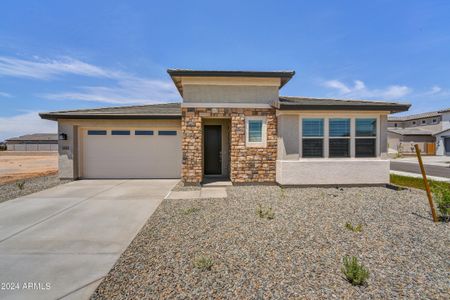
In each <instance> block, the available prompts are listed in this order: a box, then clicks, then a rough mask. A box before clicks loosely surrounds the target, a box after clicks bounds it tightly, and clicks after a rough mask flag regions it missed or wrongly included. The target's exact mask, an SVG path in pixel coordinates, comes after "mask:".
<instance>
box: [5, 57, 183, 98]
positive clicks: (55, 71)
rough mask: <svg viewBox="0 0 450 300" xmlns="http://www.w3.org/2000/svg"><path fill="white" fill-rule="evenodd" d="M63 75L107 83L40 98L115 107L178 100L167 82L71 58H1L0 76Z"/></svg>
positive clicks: (43, 76)
mask: <svg viewBox="0 0 450 300" xmlns="http://www.w3.org/2000/svg"><path fill="white" fill-rule="evenodd" d="M65 74H72V75H78V76H84V77H94V78H102V79H108V80H107V81H108V82H107V83H105V84H104V85H102V86H75V87H73V88H71V89H70V90H68V91H58V92H51V93H47V94H43V95H39V96H41V97H44V98H47V99H54V100H80V101H92V102H103V103H114V104H134V103H156V102H168V101H178V100H179V98H180V97H179V95H178V92H177V90H176V88H175V86H174V85H173V83H172V82H170V81H168V80H167V81H164V80H155V79H151V78H143V77H139V76H136V75H133V74H129V73H126V72H123V71H118V70H113V69H108V68H103V67H99V66H95V65H92V64H88V63H85V62H83V61H80V60H77V59H74V58H70V57H63V58H60V59H42V58H34V59H32V60H25V59H18V58H12V57H5V56H0V76H12V77H22V78H32V79H39V80H51V79H55V78H61V76H62V75H65ZM0 96H1V94H0Z"/></svg>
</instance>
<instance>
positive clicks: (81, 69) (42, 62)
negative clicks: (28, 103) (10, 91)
mask: <svg viewBox="0 0 450 300" xmlns="http://www.w3.org/2000/svg"><path fill="white" fill-rule="evenodd" d="M64 74H73V75H81V76H89V77H103V78H115V77H117V76H120V75H121V74H120V73H117V72H114V71H111V70H107V69H103V68H100V67H97V66H94V65H91V64H88V63H85V62H82V61H80V60H77V59H73V58H70V57H62V58H60V59H42V58H35V59H34V60H24V59H18V58H13V57H8V56H0V76H1V75H3V76H11V77H25V78H34V79H44V80H48V79H52V78H55V77H56V76H57V75H64Z"/></svg>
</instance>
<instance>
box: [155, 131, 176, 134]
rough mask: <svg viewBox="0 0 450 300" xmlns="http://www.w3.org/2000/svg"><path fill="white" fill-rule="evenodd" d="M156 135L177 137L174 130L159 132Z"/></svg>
mask: <svg viewBox="0 0 450 300" xmlns="http://www.w3.org/2000/svg"><path fill="white" fill-rule="evenodd" d="M158 135H177V132H176V131H175V130H160V131H158Z"/></svg>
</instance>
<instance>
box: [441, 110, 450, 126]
mask: <svg viewBox="0 0 450 300" xmlns="http://www.w3.org/2000/svg"><path fill="white" fill-rule="evenodd" d="M441 118H442V130H446V129H450V112H445V113H442V117H441Z"/></svg>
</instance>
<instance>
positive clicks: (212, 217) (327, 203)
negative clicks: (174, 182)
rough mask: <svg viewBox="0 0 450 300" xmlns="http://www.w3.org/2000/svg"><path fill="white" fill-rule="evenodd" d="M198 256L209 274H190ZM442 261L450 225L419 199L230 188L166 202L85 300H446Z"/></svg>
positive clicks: (449, 289)
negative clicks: (270, 213)
mask: <svg viewBox="0 0 450 300" xmlns="http://www.w3.org/2000/svg"><path fill="white" fill-rule="evenodd" d="M258 204H262V205H263V206H265V207H269V206H271V207H272V208H273V210H274V211H275V218H274V219H273V220H267V219H261V218H259V216H257V215H256V212H255V211H256V208H257V206H258ZM190 208H191V210H189V209H190ZM192 208H198V209H199V210H196V209H192ZM346 222H352V223H353V224H355V225H356V224H358V223H362V224H363V231H362V232H361V233H354V232H351V231H349V230H348V229H346V228H345V226H344V225H345V223H346ZM201 255H203V256H206V257H210V258H212V259H213V261H214V265H213V266H212V268H211V270H209V271H207V270H205V271H201V270H199V269H195V268H194V265H193V261H194V260H195V258H196V257H199V256H201ZM344 255H355V256H357V257H358V258H359V259H360V261H361V262H362V263H363V264H364V265H365V266H366V267H367V268H368V269H369V271H370V278H369V281H368V285H367V286H364V287H353V286H351V285H350V284H349V283H348V282H347V281H346V280H345V279H344V278H343V277H342V274H341V271H340V268H341V264H342V263H341V262H342V257H343V256H344ZM449 258H450V226H449V224H448V223H447V224H444V223H440V224H434V223H433V222H432V221H431V218H430V214H429V208H428V206H427V200H426V197H425V194H424V193H423V192H421V191H417V190H403V191H393V190H389V189H386V188H381V187H378V188H344V189H335V188H329V189H325V188H307V189H298V188H290V189H281V188H279V187H276V186H256V187H250V186H241V187H230V188H228V198H227V199H201V200H200V199H194V200H164V201H163V202H162V204H161V205H160V206H159V208H158V209H157V210H156V212H155V213H154V214H153V215H152V216H151V217H150V219H149V220H148V222H147V224H146V225H145V226H144V228H143V229H142V230H141V232H140V233H139V234H138V236H137V237H136V238H135V240H134V241H133V242H132V244H131V245H130V246H129V248H128V249H127V250H126V251H125V252H124V253H123V255H122V256H121V258H120V259H119V261H118V262H117V264H116V265H115V267H114V268H113V269H112V270H111V272H110V273H109V275H108V276H107V277H106V278H105V280H104V281H103V282H102V283H101V284H100V286H99V288H98V289H97V291H96V292H95V293H94V295H93V296H92V299H142V298H144V299H145V298H148V299H204V298H215V299H287V298H309V299H329V298H339V299H392V298H416V299H417V298H421V299H426V298H428V299H448V298H449V295H450V272H449V270H450V260H449Z"/></svg>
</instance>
